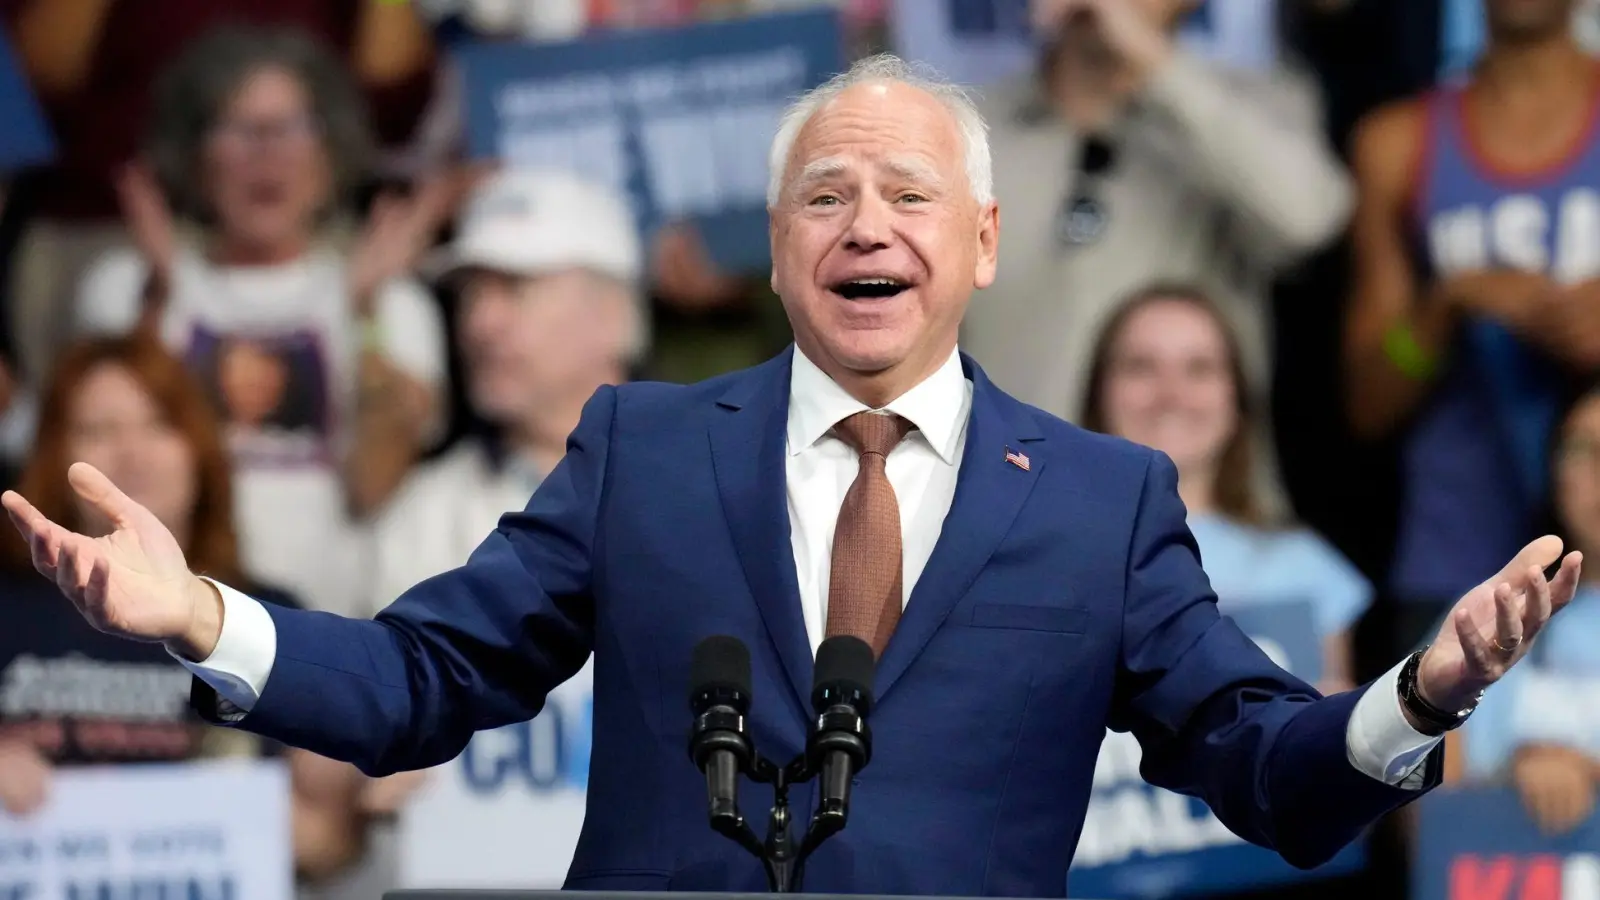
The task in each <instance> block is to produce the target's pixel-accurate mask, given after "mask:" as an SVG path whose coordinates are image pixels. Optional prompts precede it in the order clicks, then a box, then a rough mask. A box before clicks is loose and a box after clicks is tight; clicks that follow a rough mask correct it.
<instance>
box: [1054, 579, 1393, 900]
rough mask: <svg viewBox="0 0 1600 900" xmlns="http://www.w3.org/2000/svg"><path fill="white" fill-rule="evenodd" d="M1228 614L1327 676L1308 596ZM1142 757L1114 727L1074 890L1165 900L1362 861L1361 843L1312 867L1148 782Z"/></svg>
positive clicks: (1287, 663) (1299, 877)
mask: <svg viewBox="0 0 1600 900" xmlns="http://www.w3.org/2000/svg"><path fill="white" fill-rule="evenodd" d="M1231 615H1232V618H1233V619H1234V621H1235V623H1237V624H1238V625H1239V627H1240V628H1241V629H1242V630H1243V631H1244V632H1245V633H1246V634H1248V635H1250V637H1251V638H1252V639H1253V640H1255V641H1256V642H1257V644H1259V645H1260V646H1261V647H1262V649H1263V650H1265V651H1266V652H1267V655H1268V656H1272V657H1273V658H1274V659H1275V660H1277V661H1278V663H1279V664H1280V665H1282V666H1283V667H1284V668H1285V669H1287V670H1288V671H1289V672H1291V673H1292V674H1294V675H1296V676H1298V677H1299V678H1301V679H1302V680H1305V681H1309V682H1315V681H1316V679H1317V678H1318V677H1319V676H1320V675H1321V671H1322V654H1321V649H1320V648H1321V643H1320V641H1319V640H1318V639H1317V634H1316V628H1315V621H1314V620H1313V618H1312V612H1311V604H1310V602H1309V601H1292V602H1285V603H1260V604H1250V605H1247V606H1244V607H1242V608H1240V609H1237V610H1233V611H1232V612H1231ZM1139 761H1140V750H1139V743H1138V741H1137V740H1135V739H1134V738H1133V736H1132V735H1129V734H1118V733H1116V732H1107V734H1106V740H1105V743H1104V744H1102V745H1101V747H1100V758H1099V760H1098V762H1097V764H1096V766H1095V773H1094V789H1093V792H1092V794H1091V796H1090V800H1089V813H1088V816H1087V818H1086V819H1085V821H1084V826H1083V836H1082V838H1080V839H1079V842H1078V852H1077V855H1076V856H1075V857H1074V858H1073V861H1072V870H1071V872H1070V875H1069V878H1070V884H1069V886H1070V889H1071V893H1070V895H1069V896H1074V897H1099V898H1104V900H1160V898H1166V897H1179V896H1192V895H1199V894H1205V893H1211V892H1217V891H1229V890H1249V889H1253V888H1258V887H1266V886H1269V885H1273V884H1281V883H1287V882H1292V881H1303V880H1306V879H1309V878H1322V877H1327V876H1331V875H1339V874H1344V873H1347V872H1352V871H1356V870H1357V869H1359V868H1360V867H1361V866H1362V865H1363V863H1364V860H1365V853H1364V850H1363V849H1362V847H1361V846H1360V845H1355V846H1351V847H1347V848H1345V850H1344V851H1343V852H1341V853H1339V855H1337V856H1335V857H1334V858H1333V859H1332V860H1330V861H1329V862H1328V863H1327V864H1325V865H1323V866H1321V867H1320V868H1318V869H1316V870H1314V871H1312V872H1309V873H1308V872H1303V871H1301V870H1299V869H1296V868H1294V867H1293V866H1291V865H1289V864H1288V863H1286V862H1284V861H1283V859H1281V858H1280V857H1279V856H1278V855H1277V854H1276V853H1273V852H1271V851H1269V850H1264V849H1262V848H1260V847H1257V846H1255V845H1253V844H1249V843H1247V842H1245V841H1244V840H1243V839H1241V838H1239V837H1238V836H1236V835H1235V834H1233V832H1231V831H1229V830H1228V829H1227V828H1226V827H1225V826H1224V825H1223V824H1222V822H1221V821H1219V820H1218V819H1217V817H1216V816H1215V815H1214V814H1212V812H1211V810H1210V808H1209V807H1207V806H1206V804H1205V803H1204V802H1203V801H1201V800H1198V799H1196V798H1193V797H1185V796H1182V795H1180V794H1174V793H1172V792H1170V791H1164V790H1161V789H1159V788H1154V787H1151V786H1150V785H1148V784H1146V783H1145V782H1144V780H1143V779H1142V778H1141V777H1140V776H1139Z"/></svg>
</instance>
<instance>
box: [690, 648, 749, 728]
mask: <svg viewBox="0 0 1600 900" xmlns="http://www.w3.org/2000/svg"><path fill="white" fill-rule="evenodd" d="M717 702H721V703H728V704H730V705H733V706H736V707H739V708H740V712H744V711H746V708H747V707H748V706H749V703H750V650H749V649H748V648H746V647H745V645H744V641H741V640H739V639H738V638H736V637H729V636H728V635H725V634H718V635H712V636H711V637H708V638H706V639H705V640H703V641H701V642H700V643H698V644H696V645H695V648H694V656H693V657H692V658H691V659H690V661H689V705H690V706H691V707H693V708H694V710H695V713H696V714H697V715H698V714H699V713H700V712H702V711H703V710H704V708H705V707H706V706H709V705H710V704H712V703H717Z"/></svg>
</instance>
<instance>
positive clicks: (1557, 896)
mask: <svg viewBox="0 0 1600 900" xmlns="http://www.w3.org/2000/svg"><path fill="white" fill-rule="evenodd" d="M1418 806H1419V807H1420V808H1421V809H1420V815H1419V817H1418V820H1419V821H1418V829H1417V851H1416V859H1415V861H1414V862H1413V863H1412V867H1411V878H1412V892H1411V896H1412V897H1413V898H1415V900H1588V898H1591V897H1600V816H1590V817H1589V820H1588V821H1587V822H1584V823H1583V824H1582V825H1580V826H1579V827H1578V828H1577V829H1576V830H1574V831H1572V832H1571V833H1570V834H1565V835H1560V836H1547V835H1544V834H1541V833H1540V832H1539V830H1538V828H1536V827H1535V826H1534V824H1533V822H1532V821H1531V820H1530V819H1529V818H1528V816H1527V813H1525V812H1524V811H1523V808H1522V803H1521V801H1520V800H1519V799H1518V798H1517V795H1516V793H1515V792H1513V791H1511V790H1510V789H1508V788H1499V787H1473V788H1457V789H1445V790H1437V791H1434V792H1433V793H1431V794H1429V795H1428V796H1426V797H1423V798H1422V799H1421V800H1419V801H1418Z"/></svg>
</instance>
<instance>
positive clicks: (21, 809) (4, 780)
mask: <svg viewBox="0 0 1600 900" xmlns="http://www.w3.org/2000/svg"><path fill="white" fill-rule="evenodd" d="M49 792H50V761H49V760H47V759H45V758H44V754H42V753H40V752H39V750H38V748H36V747H34V746H33V745H32V744H30V743H28V742H27V741H23V740H0V809H3V810H5V812H6V813H8V814H9V815H13V816H25V815H28V814H29V813H32V812H33V811H35V810H37V809H38V808H39V807H40V806H42V805H43V804H44V801H45V798H46V797H47V796H48V795H49Z"/></svg>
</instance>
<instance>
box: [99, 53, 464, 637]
mask: <svg viewBox="0 0 1600 900" xmlns="http://www.w3.org/2000/svg"><path fill="white" fill-rule="evenodd" d="M145 156H146V160H147V163H148V167H145V166H138V167H134V168H132V169H130V170H129V172H128V173H127V175H126V177H124V179H123V180H122V182H121V184H120V186H119V187H120V191H121V194H122V203H123V211H124V217H125V219H126V222H127V225H128V228H129V231H130V236H131V238H132V240H133V243H134V244H135V246H137V248H138V252H137V253H134V252H125V253H120V254H116V255H112V256H108V257H106V258H104V259H102V260H101V262H100V263H99V264H98V265H97V266H95V267H94V268H93V269H92V270H91V271H90V272H89V273H88V274H87V276H86V278H85V280H84V284H83V287H82V291H81V295H80V298H79V308H78V317H79V324H80V327H81V328H82V330H84V331H87V332H98V333H122V332H126V331H128V330H130V329H134V328H145V329H149V330H150V331H151V332H152V333H153V334H155V335H157V336H159V338H160V339H161V341H162V342H163V343H164V344H165V345H166V346H167V347H168V348H169V349H171V350H173V351H174V352H176V353H178V354H179V355H181V356H183V357H184V358H185V359H186V360H187V362H188V364H189V366H190V368H191V369H192V370H194V371H195V372H196V373H197V374H198V376H199V377H200V379H201V381H202V383H203V384H204V385H205V386H206V388H207V389H208V390H209V392H210V393H211V396H212V402H213V404H214V405H215V406H216V408H217V410H218V411H219V412H220V413H221V414H222V416H223V421H224V426H225V429H226V435H227V440H228V446H229V451H230V454H231V456H232V460H233V465H234V471H235V473H236V493H237V497H238V507H239V524H240V539H241V549H242V551H243V554H244V559H245V562H246V563H247V564H248V565H249V566H250V568H251V569H252V570H253V571H256V572H259V573H260V574H261V575H262V576H263V577H265V578H268V579H271V580H272V581H274V582H275V583H279V584H283V585H285V586H286V587H288V588H291V589H293V590H294V591H295V592H296V593H297V594H298V595H299V596H301V597H302V598H303V599H304V600H305V601H306V603H307V605H309V606H312V607H316V608H321V609H328V610H333V611H348V609H349V606H350V604H352V603H354V602H356V598H359V597H360V596H361V592H360V591H359V590H358V589H357V575H358V573H359V569H360V561H359V558H358V550H359V547H360V537H359V531H358V524H359V522H360V520H362V519H363V518H364V517H365V516H366V515H367V514H368V513H369V512H371V511H372V510H374V509H376V508H377V507H378V506H380V505H381V504H382V503H383V501H384V499H385V498H386V497H388V496H389V494H390V493H391V492H392V491H393V490H394V488H395V487H396V486H397V485H398V483H399V482H400V480H401V479H402V478H403V476H404V475H405V473H406V472H407V470H409V468H410V467H411V465H412V463H413V462H414V460H415V459H416V457H417V456H418V455H419V453H420V452H421V450H422V449H423V447H424V443H425V441H427V440H428V439H429V437H430V432H431V429H432V428H433V427H434V426H435V425H436V424H437V419H438V415H437V413H438V411H439V408H440V398H441V393H440V391H441V383H442V382H443V380H444V378H445V362H444V360H445V355H444V353H445V351H444V345H443V326H442V322H441V316H440V311H439V309H438V308H437V304H436V303H435V301H434V299H433V298H432V297H431V296H430V295H428V294H427V292H426V291H425V290H423V288H421V287H420V286H419V285H418V284H416V283H415V282H414V281H412V280H410V279H409V278H408V277H407V273H408V271H409V270H410V269H411V268H412V265H413V263H414V261H415V259H416V258H417V256H418V255H419V253H420V252H421V251H422V250H423V249H424V248H425V245H426V243H427V242H428V240H429V239H430V238H431V235H432V232H433V230H434V227H435V226H436V225H437V224H438V222H439V220H440V219H442V218H443V217H444V216H445V215H446V214H447V212H448V209H449V205H450V200H451V199H452V198H451V196H450V192H449V187H450V186H449V185H447V184H446V183H445V182H444V181H437V182H430V183H429V184H428V185H426V186H423V187H420V188H418V189H417V190H416V192H415V194H414V196H412V197H411V198H409V199H399V198H396V197H389V196H383V197H380V198H379V199H378V201H377V202H376V203H375V204H374V207H373V210H372V213H371V215H370V217H369V221H368V223H367V226H366V228H365V229H364V231H362V232H361V233H360V234H359V236H356V237H355V238H354V239H353V240H351V239H350V238H351V236H350V235H349V234H347V233H346V232H347V231H348V229H346V228H344V221H345V218H344V214H345V213H347V211H348V210H349V207H350V205H351V201H352V200H353V194H354V192H355V191H356V189H357V188H358V187H359V186H360V185H361V184H362V183H363V182H364V181H365V180H366V179H368V178H369V177H370V171H371V163H372V159H373V156H372V142H371V140H370V134H369V131H368V128H367V126H366V115H365V109H364V107H363V104H362V102H361V100H360V97H359V95H358V94H357V92H356V90H355V86H354V85H353V83H352V81H351V79H350V77H349V75H348V74H347V73H346V72H345V71H344V69H343V67H342V66H341V64H340V62H339V60H337V59H336V58H334V57H333V56H331V55H330V54H329V52H328V51H327V50H326V49H325V48H323V47H322V46H321V45H319V44H318V43H316V42H314V41H313V40H312V39H311V38H309V37H307V36H305V35H302V34H300V33H297V32H294V31H290V30H282V29H266V28H243V27H237V28H233V27H230V28H224V29H219V30H216V31H213V32H210V33H208V34H207V35H206V36H204V37H202V38H201V39H199V40H198V41H196V42H195V43H194V44H192V45H191V46H190V47H189V48H188V49H187V50H186V51H185V53H184V54H183V55H182V56H181V57H179V58H178V59H177V60H176V61H174V62H173V63H172V64H171V67H170V68H169V69H168V70H167V71H166V72H165V74H164V76H163V78H162V79H161V81H160V82H159V83H158V85H157V90H156V93H155V97H154V104H153V115H152V118H151V122H150V131H149V137H148V141H147V147H146V153H145Z"/></svg>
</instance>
